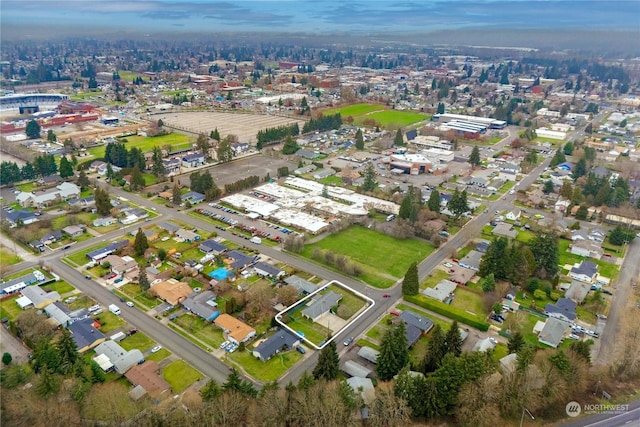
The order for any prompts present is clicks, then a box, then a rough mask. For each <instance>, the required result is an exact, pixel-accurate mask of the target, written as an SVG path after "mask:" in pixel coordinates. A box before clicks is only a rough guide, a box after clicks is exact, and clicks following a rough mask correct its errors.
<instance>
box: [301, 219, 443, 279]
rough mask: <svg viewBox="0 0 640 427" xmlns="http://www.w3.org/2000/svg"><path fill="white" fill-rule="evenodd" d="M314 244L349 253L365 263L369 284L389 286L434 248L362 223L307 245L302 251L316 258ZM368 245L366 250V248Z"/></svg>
mask: <svg viewBox="0 0 640 427" xmlns="http://www.w3.org/2000/svg"><path fill="white" fill-rule="evenodd" d="M314 248H319V249H322V250H330V251H331V252H333V253H334V254H336V255H345V256H346V257H348V258H350V259H351V260H353V261H355V262H356V263H358V264H360V265H361V266H362V267H363V270H364V273H363V275H362V276H361V278H362V279H363V280H364V281H365V282H367V283H368V284H370V285H372V286H375V287H378V288H387V287H389V286H391V285H393V284H394V283H395V282H396V281H397V280H398V279H400V278H402V277H404V274H405V273H406V272H407V269H408V268H409V265H411V263H412V262H414V261H415V262H420V261H422V260H423V259H424V258H425V257H427V256H428V255H429V254H431V252H433V250H434V248H433V246H432V245H431V244H429V243H426V242H423V241H420V240H415V239H407V240H401V239H396V238H394V237H391V236H388V235H386V234H383V233H379V232H377V231H375V230H372V229H368V228H365V227H360V226H352V227H349V228H347V229H346V230H343V231H341V232H339V233H337V234H333V235H330V236H328V237H325V238H324V239H322V240H320V241H319V242H317V243H313V244H310V245H306V246H305V248H304V250H303V251H302V255H303V256H305V257H307V258H313V252H314ZM363 248H366V250H363Z"/></svg>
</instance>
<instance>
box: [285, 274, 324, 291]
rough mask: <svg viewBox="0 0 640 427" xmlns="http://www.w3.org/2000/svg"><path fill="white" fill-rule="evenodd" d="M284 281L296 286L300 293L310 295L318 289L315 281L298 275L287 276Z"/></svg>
mask: <svg viewBox="0 0 640 427" xmlns="http://www.w3.org/2000/svg"><path fill="white" fill-rule="evenodd" d="M284 282H285V283H286V284H287V285H290V286H293V287H294V288H296V289H297V290H298V295H302V294H307V295H308V294H310V293H312V292H315V291H317V290H318V286H317V285H316V284H315V283H311V282H310V281H308V280H305V279H303V278H302V277H299V276H296V275H293V276H289V277H287V278H286V279H284Z"/></svg>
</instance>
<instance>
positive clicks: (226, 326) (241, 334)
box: [213, 313, 256, 344]
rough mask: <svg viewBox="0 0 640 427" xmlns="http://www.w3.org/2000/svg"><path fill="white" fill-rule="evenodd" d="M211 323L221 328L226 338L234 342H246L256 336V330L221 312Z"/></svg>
mask: <svg viewBox="0 0 640 427" xmlns="http://www.w3.org/2000/svg"><path fill="white" fill-rule="evenodd" d="M213 323H214V324H215V325H216V326H217V327H219V328H220V329H222V331H223V332H224V333H225V335H226V337H227V339H228V340H229V341H231V342H234V343H236V344H240V343H242V342H247V341H249V340H250V339H251V338H253V337H255V336H256V330H255V329H253V328H252V327H251V326H249V325H247V324H246V323H244V322H242V321H241V320H238V319H236V318H235V317H233V316H231V315H229V314H226V313H224V314H221V315H220V316H218V317H217V318H216V319H215V320H214V321H213Z"/></svg>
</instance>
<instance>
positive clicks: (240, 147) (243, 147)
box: [231, 142, 249, 156]
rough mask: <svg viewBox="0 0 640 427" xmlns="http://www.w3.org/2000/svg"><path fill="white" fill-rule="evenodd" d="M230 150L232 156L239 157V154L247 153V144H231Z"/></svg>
mask: <svg viewBox="0 0 640 427" xmlns="http://www.w3.org/2000/svg"><path fill="white" fill-rule="evenodd" d="M231 149H232V150H233V155H234V156H239V155H240V154H243V153H246V152H248V151H249V143H247V142H234V143H232V144H231Z"/></svg>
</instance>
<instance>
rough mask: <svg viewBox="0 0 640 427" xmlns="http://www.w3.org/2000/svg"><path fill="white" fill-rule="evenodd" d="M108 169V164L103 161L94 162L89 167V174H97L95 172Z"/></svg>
mask: <svg viewBox="0 0 640 427" xmlns="http://www.w3.org/2000/svg"><path fill="white" fill-rule="evenodd" d="M106 167H107V164H106V163H105V162H103V161H102V160H94V161H93V162H91V164H90V165H89V172H93V173H95V172H98V171H99V170H100V169H102V168H106Z"/></svg>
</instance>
